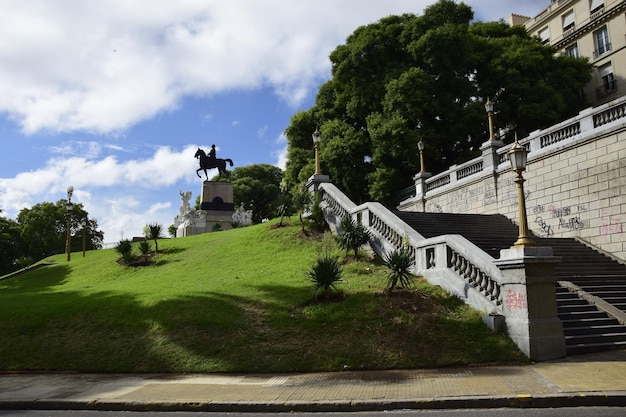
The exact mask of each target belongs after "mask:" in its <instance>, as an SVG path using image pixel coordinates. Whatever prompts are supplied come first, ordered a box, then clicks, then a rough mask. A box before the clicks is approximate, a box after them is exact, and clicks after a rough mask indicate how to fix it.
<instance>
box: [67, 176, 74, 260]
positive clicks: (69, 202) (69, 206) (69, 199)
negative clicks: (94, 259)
mask: <svg viewBox="0 0 626 417" xmlns="http://www.w3.org/2000/svg"><path fill="white" fill-rule="evenodd" d="M73 193H74V187H72V186H71V185H70V186H69V187H67V203H66V204H65V210H66V217H67V261H68V262H69V261H70V260H71V259H72V255H71V253H72V249H71V242H70V238H71V231H70V227H71V219H72V216H71V214H72V194H73Z"/></svg>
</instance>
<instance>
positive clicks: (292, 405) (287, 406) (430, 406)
mask: <svg viewBox="0 0 626 417" xmlns="http://www.w3.org/2000/svg"><path fill="white" fill-rule="evenodd" d="M624 406H626V393H623V392H616V393H604V392H591V393H576V394H569V393H568V394H563V395H547V396H533V395H516V396H490V397H449V398H433V399H417V400H382V401H376V400H371V401H370V400H346V401H285V402H281V401H276V402H255V401H232V402H226V401H224V402H214V401H207V402H190V401H183V402H176V401H145V402H144V401H128V402H125V401H68V400H59V401H54V400H42V401H0V409H2V410H94V411H96V410H97V411H153V412H159V411H179V412H183V411H204V412H276V413H279V412H290V411H295V412H358V411H361V412H363V411H388V410H458V409H479V408H480V409H489V408H563V407H624Z"/></svg>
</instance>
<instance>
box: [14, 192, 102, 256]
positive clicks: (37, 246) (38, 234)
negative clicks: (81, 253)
mask: <svg viewBox="0 0 626 417" xmlns="http://www.w3.org/2000/svg"><path fill="white" fill-rule="evenodd" d="M66 203H67V200H65V199H62V200H59V201H57V202H56V204H55V203H50V202H44V203H39V204H36V205H34V206H33V207H32V208H29V209H28V208H26V209H22V210H21V211H20V212H19V214H18V215H17V223H18V224H19V225H20V228H21V236H22V239H23V241H24V244H25V251H26V255H27V256H30V257H32V258H33V259H35V260H38V259H41V258H44V257H45V256H48V255H50V254H53V253H63V252H64V251H65V247H66V241H67V240H66V239H67V211H66ZM83 219H87V225H86V228H85V248H86V249H88V250H91V249H101V248H102V240H103V236H104V235H103V233H102V231H100V230H98V222H97V221H96V220H95V219H89V214H88V213H87V212H86V211H85V210H84V208H83V205H82V203H78V204H72V210H71V212H70V234H71V237H70V245H71V248H72V251H78V250H81V249H82V225H81V222H82V221H83Z"/></svg>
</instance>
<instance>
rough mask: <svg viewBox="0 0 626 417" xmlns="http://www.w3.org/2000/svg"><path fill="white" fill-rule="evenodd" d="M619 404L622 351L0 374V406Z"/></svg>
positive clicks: (625, 402)
mask: <svg viewBox="0 0 626 417" xmlns="http://www.w3.org/2000/svg"><path fill="white" fill-rule="evenodd" d="M580 405H589V406H626V351H613V352H606V353H599V354H589V355H577V356H572V357H569V358H566V359H562V360H558V361H551V362H543V363H537V364H532V365H528V366H487V367H469V368H456V369H438V370H392V371H346V372H336V373H310V374H272V375H265V374H252V375H244V374H241V375H239V374H237V375H235V374H191V375H178V374H176V375H174V374H141V375H135V374H133V375H130V374H119V375H111V374H102V375H98V374H24V373H4V374H0V409H95V410H142V411H143V410H154V411H158V410H161V411H164V410H180V411H188V410H194V411H199V410H204V411H275V412H284V411H363V410H391V409H439V408H490V407H566V406H580Z"/></svg>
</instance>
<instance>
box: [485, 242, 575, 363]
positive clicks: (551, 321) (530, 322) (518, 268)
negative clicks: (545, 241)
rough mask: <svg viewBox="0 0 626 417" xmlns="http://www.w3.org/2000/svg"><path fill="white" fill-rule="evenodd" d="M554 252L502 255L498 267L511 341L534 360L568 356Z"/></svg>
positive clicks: (537, 250) (504, 252) (515, 251)
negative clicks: (557, 298) (559, 312)
mask: <svg viewBox="0 0 626 417" xmlns="http://www.w3.org/2000/svg"><path fill="white" fill-rule="evenodd" d="M558 262H560V258H559V257H555V256H552V248H547V247H521V248H510V249H504V250H502V251H500V259H498V260H496V261H495V264H496V265H497V266H498V268H499V269H500V270H501V271H502V281H501V282H500V285H501V288H500V291H501V294H502V301H503V306H502V307H503V314H504V316H505V319H506V327H507V331H508V334H509V337H511V339H512V340H513V341H514V342H515V343H516V344H517V346H518V347H519V348H520V349H521V350H522V351H523V352H524V353H525V354H526V355H527V356H528V357H529V358H530V359H532V360H535V361H545V360H551V359H557V358H561V357H564V356H566V350H565V336H564V334H563V325H562V323H561V320H560V319H559V318H558V316H557V305H556V277H555V275H554V267H555V265H556V264H557V263H558Z"/></svg>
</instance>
